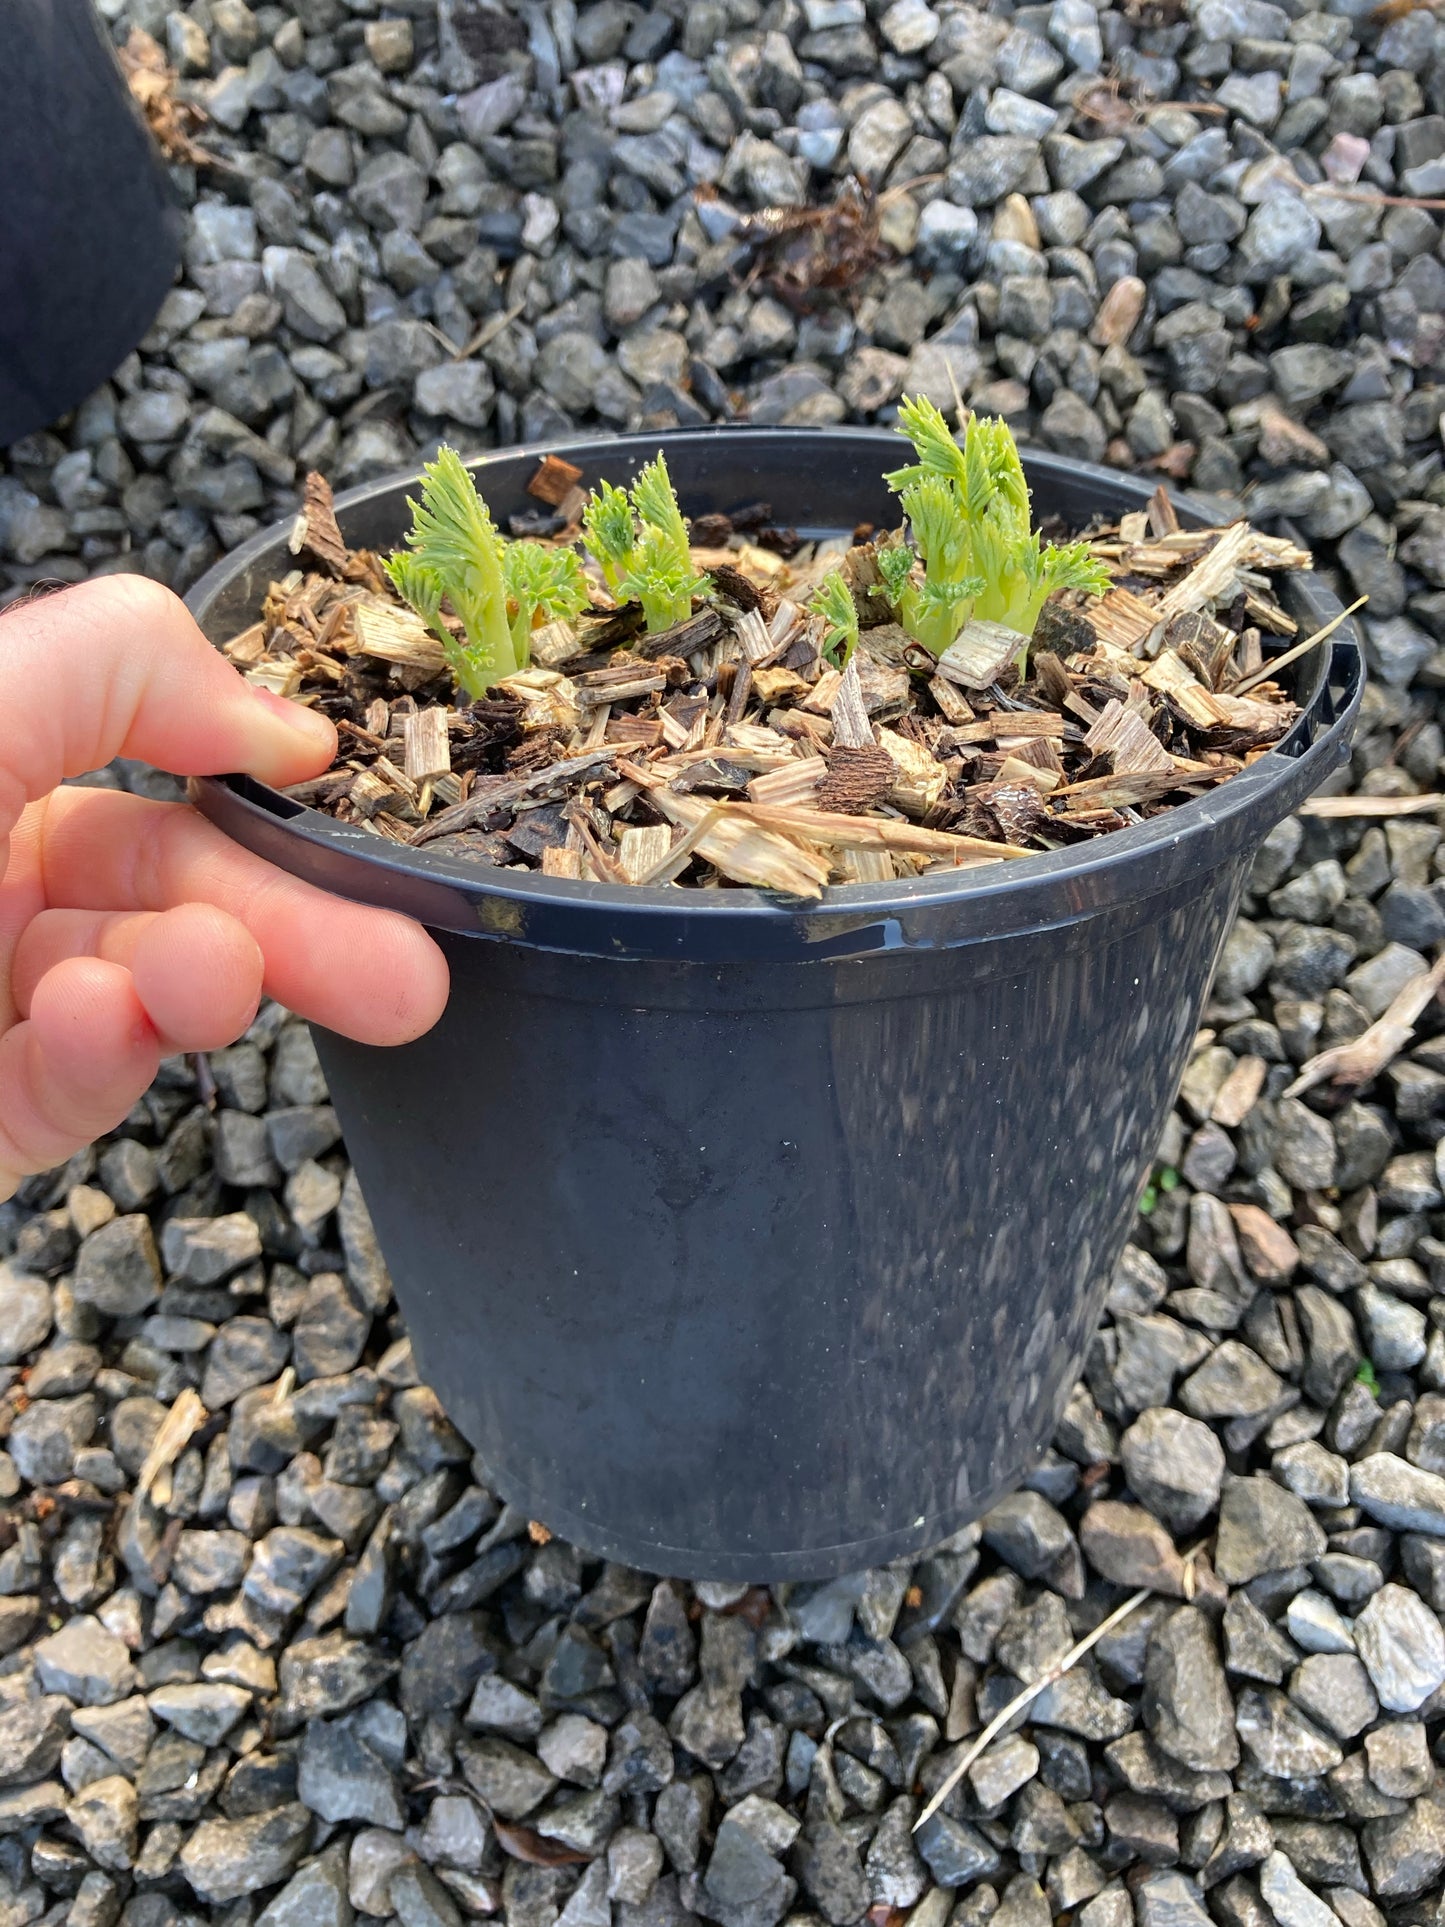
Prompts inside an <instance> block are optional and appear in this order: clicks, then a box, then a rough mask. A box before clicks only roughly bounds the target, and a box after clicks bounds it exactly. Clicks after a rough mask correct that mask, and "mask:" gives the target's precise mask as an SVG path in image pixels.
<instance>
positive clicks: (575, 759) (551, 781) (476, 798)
mask: <svg viewBox="0 0 1445 1927" xmlns="http://www.w3.org/2000/svg"><path fill="white" fill-rule="evenodd" d="M616 755H617V750H616V748H615V747H614V746H613V745H612V744H610V743H608V744H604V745H603V746H602V747H601V748H599V749H589V750H587V751H586V752H585V754H583V755H581V756H565V757H562V758H560V759H559V760H558V761H557V762H555V763H547V764H545V765H544V766H543V767H542V768H541V769H537V770H532V771H530V772H529V773H528V774H527V775H525V776H516V777H509V776H486V777H482V778H481V779H480V780H479V781H478V782H477V783H476V784H474V785H473V788H472V792H471V794H470V795H469V796H468V797H467V799H466V801H465V802H463V803H458V804H457V806H456V808H455V809H451V810H443V812H442V813H441V815H440V816H434V817H433V818H432V819H431V821H430V822H428V823H424V824H423V825H422V826H421V828H420V829H419V830H418V831H417V832H416V833H415V835H414V836H413V837H412V839H411V840H412V842H413V843H430V842H431V841H432V840H433V839H434V838H436V837H439V836H447V835H449V834H451V833H452V832H454V831H457V830H470V829H473V828H474V827H475V826H476V825H477V824H478V823H480V822H482V821H483V819H484V818H486V817H488V816H491V815H492V814H493V813H494V812H495V811H497V810H500V809H505V808H506V807H507V806H508V805H509V804H512V803H518V802H520V801H521V799H522V798H523V797H524V796H538V795H541V794H543V793H545V792H546V791H547V790H550V789H555V790H557V791H558V792H559V793H561V792H566V791H568V790H570V789H571V788H572V787H573V786H574V785H575V784H576V782H577V780H578V778H579V777H582V776H586V775H591V774H592V773H593V772H596V773H598V774H600V773H601V772H602V770H604V769H605V768H606V766H607V765H608V764H609V763H611V762H612V760H613V759H614V757H616ZM358 780H359V779H358Z"/></svg>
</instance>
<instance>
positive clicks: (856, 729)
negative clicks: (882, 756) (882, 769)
mask: <svg viewBox="0 0 1445 1927" xmlns="http://www.w3.org/2000/svg"><path fill="white" fill-rule="evenodd" d="M829 715H830V716H831V717H832V721H833V741H834V742H835V743H838V744H841V745H842V747H843V748H844V749H866V748H868V747H869V746H870V745H871V744H872V742H873V725H872V724H871V723H870V722H869V720H868V711H867V709H866V708H865V707H864V703H863V683H862V679H861V677H860V675H859V671H858V657H857V654H856V653H855V654H854V656H853V659H852V661H851V662H850V663H849V664H848V667H847V668H846V669H845V670H844V672H843V674H842V676H841V677H840V678H839V682H838V687H837V690H836V692H835V693H834V696H833V704H832V708H831V709H830V711H829Z"/></svg>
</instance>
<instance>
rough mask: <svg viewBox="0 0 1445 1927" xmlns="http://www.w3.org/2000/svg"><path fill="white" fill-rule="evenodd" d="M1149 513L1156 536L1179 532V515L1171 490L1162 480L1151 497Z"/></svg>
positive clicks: (1150, 523) (1150, 525)
mask: <svg viewBox="0 0 1445 1927" xmlns="http://www.w3.org/2000/svg"><path fill="white" fill-rule="evenodd" d="M1147 514H1148V517H1149V527H1150V529H1151V530H1152V531H1153V533H1154V534H1155V535H1156V536H1161V535H1174V534H1176V533H1177V532H1178V529H1179V517H1178V516H1177V515H1176V514H1175V512H1174V504H1173V503H1172V502H1171V501H1170V499H1169V491H1168V489H1167V488H1165V486H1164V484H1163V483H1162V482H1161V483H1160V484H1159V486H1158V488H1156V489H1155V491H1154V493H1153V494H1152V495H1151V496H1150V497H1149V507H1148V510H1147Z"/></svg>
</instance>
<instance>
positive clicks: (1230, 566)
mask: <svg viewBox="0 0 1445 1927" xmlns="http://www.w3.org/2000/svg"><path fill="white" fill-rule="evenodd" d="M1251 540H1252V531H1251V529H1250V526H1249V524H1248V523H1247V522H1235V523H1233V524H1232V525H1231V526H1230V527H1229V528H1227V529H1226V530H1225V531H1224V533H1223V534H1222V535H1221V536H1220V537H1219V539H1218V540H1217V541H1216V542H1215V544H1214V547H1213V548H1212V549H1210V550H1209V551H1208V552H1207V553H1206V554H1205V555H1203V556H1201V557H1200V559H1199V561H1198V562H1196V563H1195V565H1194V567H1193V568H1192V569H1191V570H1190V571H1189V573H1188V574H1187V575H1186V576H1185V577H1183V579H1182V580H1181V581H1179V582H1176V583H1175V584H1174V586H1173V587H1172V588H1170V589H1166V590H1165V592H1164V595H1163V597H1162V598H1161V600H1160V601H1159V603H1158V604H1157V605H1156V607H1155V611H1154V616H1155V620H1156V621H1161V622H1168V621H1169V620H1171V618H1172V617H1174V616H1181V615H1183V614H1184V613H1185V612H1186V611H1187V610H1192V609H1203V608H1205V607H1206V606H1207V605H1208V604H1209V603H1211V602H1220V601H1224V600H1227V598H1228V596H1229V595H1230V593H1231V591H1232V590H1233V587H1234V584H1235V582H1236V580H1237V578H1238V575H1239V571H1240V569H1241V567H1242V566H1243V564H1244V558H1245V555H1246V553H1247V551H1248V550H1249V547H1250V543H1251Z"/></svg>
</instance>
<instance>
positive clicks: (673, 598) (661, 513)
mask: <svg viewBox="0 0 1445 1927" xmlns="http://www.w3.org/2000/svg"><path fill="white" fill-rule="evenodd" d="M639 524H640V526H639ZM582 528H583V540H584V541H585V542H586V545H587V548H588V550H589V551H590V552H591V554H592V556H593V558H594V560H595V561H596V563H597V565H598V567H599V568H600V569H601V571H602V578H603V580H604V581H605V582H606V584H607V587H608V588H609V589H610V590H611V592H612V594H613V595H614V596H617V597H620V598H621V599H623V600H636V601H638V602H640V603H641V604H642V612H643V615H644V617H645V618H646V621H647V632H648V634H649V635H660V634H661V633H662V632H663V631H664V630H665V629H673V628H676V626H677V625H678V623H680V622H686V621H687V619H688V617H689V616H690V615H691V614H692V599H693V597H694V596H695V595H699V594H701V593H702V591H703V590H704V589H705V588H706V587H707V577H706V576H703V575H699V574H698V573H697V571H696V570H695V569H694V568H693V566H692V547H691V544H690V542H689V540H688V533H687V523H686V522H685V521H684V520H683V515H682V510H681V509H680V508H679V507H678V501H677V495H676V493H675V492H674V490H673V486H672V478H671V476H670V475H669V474H668V472H667V461H666V458H665V457H664V456H662V455H660V454H659V455H658V456H657V457H656V458H655V459H654V460H653V461H650V462H649V463H648V464H647V466H646V467H645V468H644V469H643V470H642V472H641V474H640V475H639V476H638V478H637V480H636V481H635V482H634V483H633V485H632V493H631V496H630V497H629V496H628V494H627V493H626V491H625V490H623V489H620V488H615V487H614V486H613V484H612V483H611V482H602V483H600V484H599V485H598V487H597V489H596V490H595V492H594V493H593V495H592V496H591V498H590V499H589V501H588V503H587V506H586V508H585V509H584V510H583V514H582Z"/></svg>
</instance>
